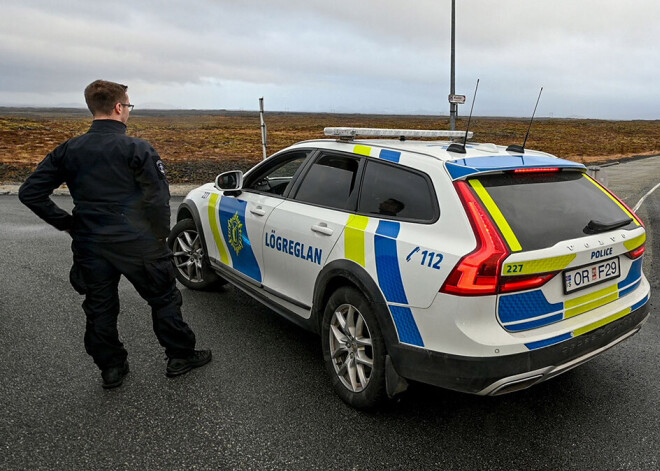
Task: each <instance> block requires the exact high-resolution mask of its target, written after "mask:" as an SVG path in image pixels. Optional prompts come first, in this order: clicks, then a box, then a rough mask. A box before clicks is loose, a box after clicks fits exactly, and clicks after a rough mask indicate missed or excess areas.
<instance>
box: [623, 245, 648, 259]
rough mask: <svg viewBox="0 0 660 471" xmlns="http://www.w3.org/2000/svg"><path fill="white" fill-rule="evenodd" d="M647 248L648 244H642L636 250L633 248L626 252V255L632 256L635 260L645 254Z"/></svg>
mask: <svg viewBox="0 0 660 471" xmlns="http://www.w3.org/2000/svg"><path fill="white" fill-rule="evenodd" d="M645 250H646V244H642V245H640V246H639V247H637V248H636V249H635V250H631V251H630V252H626V256H627V257H628V258H631V259H633V260H635V259H638V258H639V257H641V256H642V255H643V254H644V251H645Z"/></svg>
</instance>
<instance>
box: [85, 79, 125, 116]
mask: <svg viewBox="0 0 660 471" xmlns="http://www.w3.org/2000/svg"><path fill="white" fill-rule="evenodd" d="M126 90H128V87H127V86H126V85H122V84H121V83H115V82H108V81H107V80H95V81H93V82H92V83H90V84H89V85H87V88H85V101H86V102H87V108H89V111H91V112H92V115H94V116H97V115H106V116H108V115H110V114H112V109H113V108H114V107H115V105H116V104H117V103H123V102H124V100H125V99H126Z"/></svg>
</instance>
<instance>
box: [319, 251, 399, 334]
mask: <svg viewBox="0 0 660 471" xmlns="http://www.w3.org/2000/svg"><path fill="white" fill-rule="evenodd" d="M342 286H352V287H354V288H355V289H357V290H358V291H360V292H361V293H362V294H363V295H364V296H365V297H366V298H367V301H369V303H370V304H371V305H372V306H373V309H374V313H375V314H376V318H377V319H378V325H379V326H380V329H381V332H382V333H383V338H384V339H385V343H386V346H389V345H392V344H396V343H398V342H399V337H398V335H397V332H396V328H395V327H394V322H393V320H392V316H391V314H390V310H389V308H388V307H387V302H386V301H385V298H384V297H383V293H382V291H381V290H380V288H379V287H378V285H377V284H376V282H375V281H374V280H373V278H372V277H371V276H370V275H369V273H368V272H367V271H366V270H365V269H364V268H363V267H362V266H360V265H358V264H357V263H355V262H352V261H349V260H335V261H334V262H331V263H329V264H328V265H326V266H325V267H324V268H323V270H321V273H319V276H318V277H317V279H316V284H315V286H314V298H313V305H312V306H313V307H312V316H313V318H314V320H315V323H314V325H315V327H316V329H317V332H319V333H320V332H321V323H322V321H323V313H324V311H325V306H326V305H327V303H328V299H329V298H330V296H331V295H332V293H333V292H334V291H336V290H337V289H338V288H340V287H342Z"/></svg>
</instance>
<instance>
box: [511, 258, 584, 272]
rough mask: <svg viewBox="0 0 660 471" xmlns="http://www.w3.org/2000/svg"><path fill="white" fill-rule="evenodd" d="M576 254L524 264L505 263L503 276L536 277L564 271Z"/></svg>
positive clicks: (525, 262) (529, 261) (523, 262)
mask: <svg viewBox="0 0 660 471" xmlns="http://www.w3.org/2000/svg"><path fill="white" fill-rule="evenodd" d="M576 256H577V255H576V254H568V255H562V256H559V257H550V258H542V259H539V260H526V261H522V262H513V263H505V264H504V265H503V266H502V274H503V275H534V274H536V273H548V272H551V271H559V270H563V269H564V268H566V267H567V266H569V265H570V264H571V262H572V261H573V260H575V257H576Z"/></svg>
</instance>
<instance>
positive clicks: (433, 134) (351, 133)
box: [323, 128, 473, 139]
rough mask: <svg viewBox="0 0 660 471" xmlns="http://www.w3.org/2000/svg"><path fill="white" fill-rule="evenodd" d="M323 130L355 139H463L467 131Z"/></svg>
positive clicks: (469, 133) (341, 137)
mask: <svg viewBox="0 0 660 471" xmlns="http://www.w3.org/2000/svg"><path fill="white" fill-rule="evenodd" d="M323 132H324V133H325V135H326V136H334V137H338V138H340V139H353V138H354V137H355V136H371V137H394V138H397V139H399V138H407V137H428V138H437V137H449V138H461V139H462V138H464V137H465V131H433V130H427V129H379V128H325V129H324V130H323ZM472 135H473V133H471V132H468V136H467V137H468V139H470V138H471V137H472Z"/></svg>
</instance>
